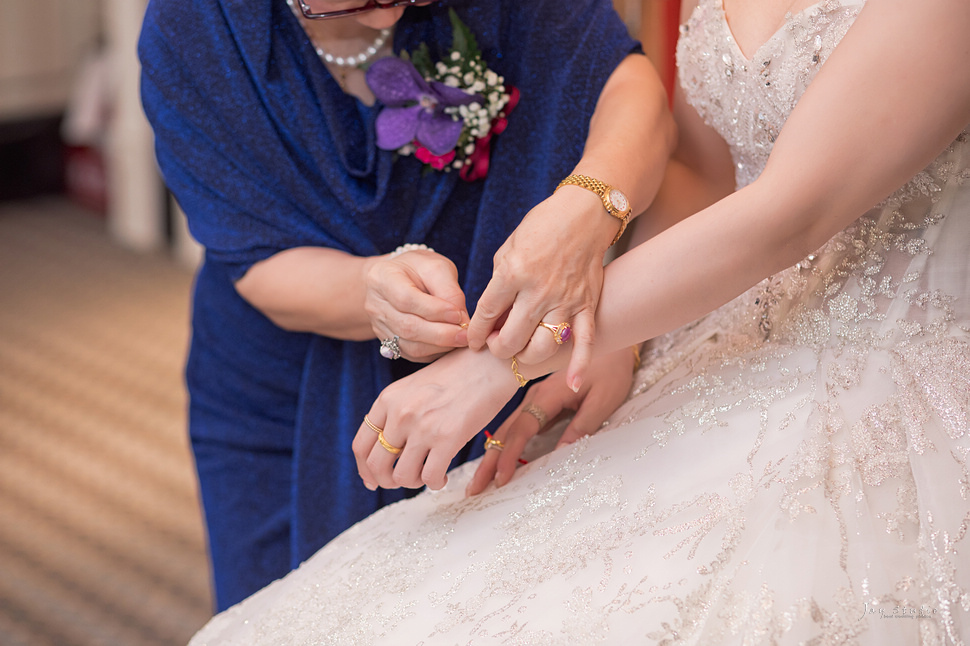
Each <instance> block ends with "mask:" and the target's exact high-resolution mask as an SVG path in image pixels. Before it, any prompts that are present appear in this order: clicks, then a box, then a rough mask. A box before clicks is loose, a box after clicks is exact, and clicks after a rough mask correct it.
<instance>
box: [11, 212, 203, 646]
mask: <svg viewBox="0 0 970 646" xmlns="http://www.w3.org/2000/svg"><path fill="white" fill-rule="evenodd" d="M190 284H191V271H189V270H188V269H186V268H184V267H181V266H179V265H177V264H176V263H175V262H174V261H172V260H171V259H170V258H168V257H167V256H164V255H144V254H135V253H132V252H129V251H125V250H123V249H120V248H119V247H117V246H116V245H114V244H113V243H112V242H111V241H110V240H109V238H108V235H107V233H106V232H105V225H104V220H103V219H101V218H98V217H95V216H92V215H91V214H90V213H88V212H86V211H84V210H83V209H81V208H80V207H77V206H74V205H73V204H72V203H70V202H68V201H67V200H64V199H61V198H40V199H35V200H27V201H17V202H2V203H0V644H2V645H3V646H21V645H24V646H87V645H94V644H98V645H102V644H103V645H115V644H117V645H124V646H140V645H143V644H144V645H156V644H157V645H166V646H167V645H175V644H184V643H185V642H187V641H188V639H189V637H190V636H191V635H192V634H193V633H194V632H195V631H196V630H197V629H198V628H199V627H200V626H201V625H202V624H203V623H205V621H206V620H207V619H208V617H209V616H210V613H211V611H210V608H211V601H210V597H209V589H208V570H207V562H206V557H205V549H204V534H203V529H202V521H201V516H200V511H199V507H198V498H197V491H196V483H195V476H194V473H193V467H192V462H191V456H190V453H189V448H188V440H187V437H186V431H185V405H186V401H185V400H186V397H185V392H184V387H183V383H182V362H183V360H184V356H185V350H186V347H187V343H188V337H189V324H188V317H189V313H188V305H189V303H188V298H189V290H190Z"/></svg>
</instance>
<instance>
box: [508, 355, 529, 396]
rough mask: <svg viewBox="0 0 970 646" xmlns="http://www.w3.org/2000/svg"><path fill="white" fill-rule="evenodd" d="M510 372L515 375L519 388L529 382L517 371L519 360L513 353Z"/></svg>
mask: <svg viewBox="0 0 970 646" xmlns="http://www.w3.org/2000/svg"><path fill="white" fill-rule="evenodd" d="M512 374H513V375H515V380H516V381H517V382H519V388H522V387H524V386H525V385H526V384H528V383H529V380H528V379H526V378H525V377H523V376H522V374H521V373H519V360H518V359H516V358H515V355H512Z"/></svg>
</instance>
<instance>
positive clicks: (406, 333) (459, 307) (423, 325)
mask: <svg viewBox="0 0 970 646" xmlns="http://www.w3.org/2000/svg"><path fill="white" fill-rule="evenodd" d="M365 280H366V289H367V291H366V294H365V297H364V310H365V311H366V312H367V316H368V317H369V318H370V322H371V329H372V330H373V331H374V335H375V336H376V337H377V338H378V339H389V338H392V337H395V336H397V337H398V346H399V348H400V352H401V356H402V357H404V358H405V359H408V360H409V361H416V362H422V363H425V362H429V361H434V360H435V359H437V358H438V357H440V356H441V355H443V354H444V353H446V352H449V351H450V350H452V349H453V348H456V347H462V346H465V345H467V333H466V331H465V330H464V329H463V327H462V324H463V323H465V322H466V321H467V320H468V314H467V313H466V312H465V295H464V293H463V292H462V291H461V287H460V286H459V285H458V270H457V269H456V268H455V264H454V263H453V262H451V260H449V259H448V258H446V257H445V256H442V255H441V254H439V253H435V252H434V251H431V250H430V249H417V250H412V251H407V252H405V253H400V254H396V255H394V254H389V255H386V256H380V257H379V258H376V259H375V262H374V263H373V264H372V265H371V266H370V268H369V269H368V271H367V273H366V277H365Z"/></svg>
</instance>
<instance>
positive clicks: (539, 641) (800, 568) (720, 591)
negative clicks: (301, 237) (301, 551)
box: [192, 0, 970, 646]
mask: <svg viewBox="0 0 970 646" xmlns="http://www.w3.org/2000/svg"><path fill="white" fill-rule="evenodd" d="M860 8H861V0H857V1H856V2H839V1H838V0H826V1H824V2H822V3H820V4H817V5H815V6H813V7H811V8H809V9H807V10H805V11H803V12H801V13H799V14H797V15H794V16H791V17H789V19H788V22H787V25H786V26H785V27H784V28H783V29H782V30H780V31H779V32H778V33H777V34H775V35H774V36H773V37H772V38H771V39H770V40H769V41H768V42H767V43H765V45H764V46H762V47H761V48H760V49H759V50H758V51H757V52H756V54H755V55H754V57H753V59H751V60H747V59H745V57H744V56H743V55H742V53H741V52H740V50H739V49H738V47H737V45H736V43H735V42H734V40H733V38H732V36H731V34H730V31H729V29H728V26H727V23H726V21H725V19H724V14H723V11H722V9H721V6H720V0H701V4H700V7H698V9H697V10H696V11H695V13H694V15H693V17H692V19H691V20H690V21H689V23H688V24H687V26H685V27H684V28H683V29H682V37H681V42H680V44H679V46H678V60H679V63H680V79H681V83H682V85H683V86H684V88H685V90H686V94H687V96H688V98H689V100H690V101H691V102H692V104H693V105H694V106H696V107H697V109H698V110H699V112H700V113H701V114H702V116H703V117H704V118H705V119H706V120H707V121H708V122H709V123H710V124H712V125H713V126H714V127H716V128H717V129H718V130H719V131H720V132H721V134H722V135H723V136H724V137H725V139H726V140H727V141H728V142H731V146H732V151H733V155H734V161H735V163H736V165H737V176H738V182H739V184H740V185H743V184H745V183H747V182H749V181H751V180H752V179H754V178H755V177H756V176H757V174H758V173H759V171H760V169H761V168H762V167H763V165H764V162H765V160H766V158H767V155H768V153H769V151H770V150H771V145H772V141H773V140H774V137H775V134H776V133H777V132H778V130H779V129H780V127H781V125H782V124H783V123H784V120H785V117H786V115H788V114H789V112H790V111H791V109H792V107H793V105H794V103H795V101H796V100H797V98H798V96H800V94H801V93H802V91H803V90H804V88H805V87H806V86H807V85H808V83H809V82H810V81H811V79H812V77H813V75H814V73H815V72H816V71H817V68H818V67H819V66H821V65H822V64H823V62H824V61H825V60H826V58H827V56H828V55H829V54H830V53H831V51H832V49H833V48H834V47H835V46H836V44H837V43H838V41H839V40H840V38H841V37H842V36H843V35H844V34H845V32H846V31H847V30H848V29H849V27H850V25H851V23H852V21H853V19H854V18H855V16H856V15H857V13H858V11H859V10H860ZM967 140H968V137H967V132H965V134H964V135H961V137H960V138H959V139H958V140H957V141H955V142H954V143H953V144H952V145H951V146H950V147H949V148H948V149H947V150H946V151H945V152H944V153H943V154H942V155H941V156H940V157H939V158H938V159H937V160H936V161H935V162H933V163H932V164H931V165H930V166H929V167H928V168H927V169H925V170H924V171H923V172H921V173H920V174H919V175H918V176H916V177H915V178H913V179H912V181H910V182H909V183H908V184H907V185H906V186H905V187H903V188H901V189H900V190H899V191H898V192H897V193H895V194H894V195H893V196H892V197H891V198H889V199H888V200H886V201H885V202H884V203H882V204H880V205H879V206H878V207H876V208H874V209H873V210H871V211H870V212H869V213H868V214H867V215H866V216H865V217H863V218H862V219H860V220H859V221H857V222H856V223H855V224H853V225H852V226H851V227H849V228H848V229H847V230H846V231H844V232H843V233H841V234H839V235H838V236H837V237H836V238H834V239H833V240H832V241H830V242H829V243H828V244H827V245H825V247H824V248H823V249H821V250H819V252H818V253H816V254H814V255H813V256H811V257H809V258H807V259H805V260H804V261H803V262H801V263H799V264H798V265H796V266H795V267H793V268H791V269H789V270H787V271H784V272H782V273H780V274H778V275H775V276H774V277H772V278H770V279H767V280H765V281H763V282H762V283H761V284H760V285H758V286H756V287H755V288H753V289H751V290H750V291H749V292H748V293H746V294H744V295H742V296H740V297H738V298H737V299H735V300H734V301H733V302H731V303H729V304H728V305H726V306H724V307H723V308H721V309H719V310H718V311H716V312H714V313H713V314H711V315H709V316H708V317H706V318H705V319H703V320H701V321H699V322H697V323H695V324H692V325H690V326H688V327H686V328H684V329H682V330H679V331H677V332H674V333H672V334H669V335H667V336H666V337H663V338H661V339H659V340H657V342H656V343H655V344H654V347H653V350H652V352H651V354H650V355H649V356H647V357H646V360H645V365H644V368H643V369H642V370H641V371H640V373H639V374H638V379H637V385H636V387H635V391H634V395H633V397H632V398H631V399H630V400H629V401H628V402H627V403H626V404H625V405H623V406H622V407H621V408H620V409H619V410H618V411H617V412H616V413H615V414H614V415H613V417H612V424H611V426H610V427H609V428H607V429H604V430H603V431H601V432H600V433H599V434H598V435H596V436H594V437H592V438H589V439H586V440H583V441H580V442H578V443H576V444H575V445H572V446H570V447H566V448H564V449H561V450H559V451H556V452H554V453H551V454H548V455H546V456H545V457H542V458H540V459H538V460H536V461H533V462H531V463H530V464H529V465H528V467H525V468H522V469H520V471H519V473H518V474H517V476H516V478H515V479H513V481H512V482H511V483H510V484H509V485H507V486H506V487H504V488H502V489H501V490H490V491H488V492H486V493H485V494H484V495H481V496H479V497H476V498H472V499H466V498H464V496H463V490H464V486H465V483H466V482H467V479H468V478H469V477H470V475H471V473H472V472H473V470H474V468H475V465H474V464H471V465H466V466H465V467H463V468H461V469H459V470H457V471H456V472H453V473H452V474H451V481H450V484H449V485H448V487H447V488H446V489H445V490H443V491H441V492H437V493H424V494H422V495H420V496H418V497H417V498H415V499H413V500H409V501H406V502H402V503H399V504H397V505H394V506H391V507H389V508H386V509H384V510H382V511H380V512H378V513H377V514H375V515H374V516H372V517H370V518H369V519H367V520H365V521H364V522H361V523H360V524H358V525H356V526H355V527H353V528H351V529H350V530H349V531H347V532H346V533H344V534H343V535H342V536H340V537H339V538H338V539H337V540H335V541H334V542H332V543H331V544H330V545H328V546H326V547H325V548H324V549H323V550H321V551H320V552H319V553H318V554H317V555H316V556H314V557H313V558H312V559H310V560H309V561H308V562H307V563H305V564H304V565H303V567H301V568H300V569H299V570H297V571H296V572H293V573H291V574H290V575H289V576H287V577H286V578H285V579H283V580H281V581H278V582H276V583H274V584H272V585H270V586H269V587H267V588H266V589H264V590H263V591H261V592H260V593H258V594H256V595H255V596H253V597H251V598H250V599H249V600H247V601H245V602H243V603H242V604H240V605H238V606H236V607H235V608H232V609H230V610H229V611H227V612H225V613H223V614H221V615H219V616H217V617H216V618H214V619H213V620H212V621H211V622H210V623H209V624H208V625H207V626H206V627H205V628H204V629H203V631H202V632H200V633H199V634H198V635H197V636H196V638H195V639H194V640H193V642H192V644H193V645H195V646H201V645H203V644H209V645H215V644H247V645H250V644H273V645H284V644H334V645H340V646H346V645H350V644H392V645H395V646H400V645H411V644H426V645H431V644H435V645H437V644H521V645H528V646H537V645H543V644H550V645H551V644H564V645H567V644H568V645H570V646H576V645H581V644H622V645H626V644H654V643H659V644H681V643H683V644H702V645H709V644H775V643H784V644H872V645H878V646H883V645H887V644H905V645H913V644H962V643H964V642H965V641H966V640H967V635H968V633H970V618H968V617H970V615H968V612H970V539H968V538H967V532H968V524H970V469H968V460H970V260H968V256H970V144H968V143H967ZM849 181H851V180H849ZM712 280H716V277H712Z"/></svg>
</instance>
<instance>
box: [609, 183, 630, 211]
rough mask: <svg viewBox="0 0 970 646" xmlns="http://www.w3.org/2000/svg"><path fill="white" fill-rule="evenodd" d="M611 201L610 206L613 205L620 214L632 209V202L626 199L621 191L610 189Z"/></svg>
mask: <svg viewBox="0 0 970 646" xmlns="http://www.w3.org/2000/svg"><path fill="white" fill-rule="evenodd" d="M609 199H610V204H612V205H613V208H614V209H616V210H617V211H619V212H620V213H623V212H624V211H626V210H627V209H629V208H630V202H629V201H628V200H627V199H626V195H624V194H623V193H621V192H620V190H619V189H616V188H614V189H610V194H609Z"/></svg>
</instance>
